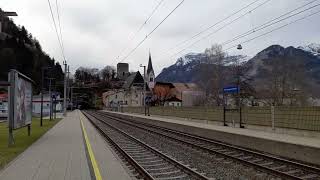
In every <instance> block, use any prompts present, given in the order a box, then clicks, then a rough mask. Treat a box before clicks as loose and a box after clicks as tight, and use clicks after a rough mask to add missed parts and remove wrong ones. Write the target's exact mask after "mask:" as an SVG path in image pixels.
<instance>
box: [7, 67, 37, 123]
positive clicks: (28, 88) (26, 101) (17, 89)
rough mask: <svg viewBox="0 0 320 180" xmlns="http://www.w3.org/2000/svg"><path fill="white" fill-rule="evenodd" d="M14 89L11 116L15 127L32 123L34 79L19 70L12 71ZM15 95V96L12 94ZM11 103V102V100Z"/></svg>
mask: <svg viewBox="0 0 320 180" xmlns="http://www.w3.org/2000/svg"><path fill="white" fill-rule="evenodd" d="M10 81H11V83H12V84H11V86H12V87H10V88H12V90H11V91H10V93H12V94H11V95H10V96H11V100H12V102H13V103H12V106H11V107H12V109H11V111H13V112H11V113H12V115H13V117H11V118H10V120H11V123H12V124H11V126H12V128H13V129H18V128H21V127H24V126H27V125H29V124H31V119H32V80H31V79H30V78H28V77H26V76H24V75H23V74H21V73H19V72H18V71H15V70H12V71H11V72H10ZM12 95H13V96H12ZM10 103H11V102H10Z"/></svg>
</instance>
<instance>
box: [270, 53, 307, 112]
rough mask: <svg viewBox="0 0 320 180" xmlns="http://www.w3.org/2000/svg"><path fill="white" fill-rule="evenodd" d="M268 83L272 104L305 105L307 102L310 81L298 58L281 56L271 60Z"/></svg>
mask: <svg viewBox="0 0 320 180" xmlns="http://www.w3.org/2000/svg"><path fill="white" fill-rule="evenodd" d="M269 68H270V72H269V74H267V79H266V84H267V87H266V88H268V89H269V95H268V96H269V98H270V102H269V104H270V105H276V106H281V105H304V104H306V103H307V94H308V90H307V89H308V83H306V81H305V80H306V72H305V67H304V64H303V63H302V61H301V60H299V59H296V58H288V57H284V58H279V59H274V60H272V61H271V62H269Z"/></svg>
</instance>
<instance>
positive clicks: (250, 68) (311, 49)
mask: <svg viewBox="0 0 320 180" xmlns="http://www.w3.org/2000/svg"><path fill="white" fill-rule="evenodd" d="M229 58H233V57H229ZM244 59H245V58H244ZM284 59H286V60H290V61H286V62H287V63H288V62H289V64H287V66H288V67H289V66H290V63H292V64H295V63H296V64H301V67H303V68H304V69H305V71H306V80H307V81H308V83H309V82H310V83H313V84H317V85H319V87H320V45H319V44H310V45H308V46H305V47H298V48H295V47H293V46H289V47H283V46H280V45H272V46H269V47H267V48H265V49H264V50H262V51H260V52H259V53H257V54H256V55H255V56H254V57H253V58H251V59H250V60H247V59H245V60H244V61H246V63H245V64H244V66H245V69H246V74H247V75H248V76H250V77H251V78H252V79H253V80H254V81H256V82H257V81H258V82H259V83H264V79H266V76H268V75H267V74H268V73H269V72H270V64H272V63H275V62H277V63H279V64H283V63H285V61H282V60H284ZM226 62H230V63H226V66H225V68H224V69H225V70H227V71H228V66H229V65H231V64H232V63H231V62H232V61H228V59H226ZM213 66H214V65H213V64H211V63H210V62H208V58H207V56H206V55H205V54H204V53H190V54H187V55H185V56H182V57H180V58H179V59H178V60H177V61H176V63H174V64H173V65H171V66H169V67H167V68H164V69H163V70H162V72H161V73H160V74H159V75H158V77H157V78H156V80H157V81H162V82H199V81H200V80H201V78H203V74H209V75H210V74H212V73H214V72H213V70H212V69H214V68H213ZM208 78H209V77H208ZM314 87H315V86H314Z"/></svg>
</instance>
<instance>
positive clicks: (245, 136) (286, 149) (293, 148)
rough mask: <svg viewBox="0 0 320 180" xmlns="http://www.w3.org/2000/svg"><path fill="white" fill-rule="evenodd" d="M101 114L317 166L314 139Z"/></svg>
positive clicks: (319, 157) (318, 148)
mask: <svg viewBox="0 0 320 180" xmlns="http://www.w3.org/2000/svg"><path fill="white" fill-rule="evenodd" d="M104 111H105V112H108V113H112V114H113V115H115V116H118V117H122V118H127V119H130V120H137V121H140V122H145V123H149V124H152V125H157V126H160V127H165V128H169V129H174V130H179V131H181V132H185V133H189V134H193V135H197V136H201V137H205V138H209V139H213V140H216V141H220V142H224V143H228V144H231V145H235V146H239V147H243V148H248V149H252V150H256V151H260V152H265V153H267V154H272V155H275V156H280V157H285V158H288V159H293V160H297V161H302V162H307V163H310V164H315V165H320V141H319V139H318V138H316V137H315V138H312V137H301V136H295V135H288V134H279V133H272V132H265V131H258V130H252V129H242V128H234V127H225V126H220V125H214V124H205V123H199V122H194V121H193V122H191V121H185V120H181V119H178V118H177V119H175V118H173V117H159V116H144V115H140V114H131V113H120V112H113V111H106V110H104Z"/></svg>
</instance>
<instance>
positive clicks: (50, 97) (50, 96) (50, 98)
mask: <svg viewBox="0 0 320 180" xmlns="http://www.w3.org/2000/svg"><path fill="white" fill-rule="evenodd" d="M49 100H50V103H49V104H50V106H49V108H50V110H49V116H50V120H51V119H52V116H51V112H52V94H51V79H49Z"/></svg>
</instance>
